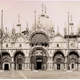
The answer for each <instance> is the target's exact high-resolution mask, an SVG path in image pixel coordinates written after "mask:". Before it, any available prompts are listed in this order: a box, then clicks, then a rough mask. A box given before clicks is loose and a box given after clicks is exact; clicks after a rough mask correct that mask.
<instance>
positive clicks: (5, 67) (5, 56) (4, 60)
mask: <svg viewBox="0 0 80 80" xmlns="http://www.w3.org/2000/svg"><path fill="white" fill-rule="evenodd" d="M2 64H3V70H10V55H9V53H8V52H3V53H2Z"/></svg>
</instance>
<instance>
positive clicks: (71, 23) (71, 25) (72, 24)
mask: <svg viewBox="0 0 80 80" xmlns="http://www.w3.org/2000/svg"><path fill="white" fill-rule="evenodd" d="M73 26H74V23H73V21H72V14H71V22H70V27H71V34H74V33H73Z"/></svg>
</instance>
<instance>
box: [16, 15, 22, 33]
mask: <svg viewBox="0 0 80 80" xmlns="http://www.w3.org/2000/svg"><path fill="white" fill-rule="evenodd" d="M16 29H17V33H21V23H20V15H18V23H17V28H16Z"/></svg>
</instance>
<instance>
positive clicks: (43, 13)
mask: <svg viewBox="0 0 80 80" xmlns="http://www.w3.org/2000/svg"><path fill="white" fill-rule="evenodd" d="M44 8H45V6H44V4H43V3H42V13H41V16H45V12H44Z"/></svg>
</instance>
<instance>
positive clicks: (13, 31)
mask: <svg viewBox="0 0 80 80" xmlns="http://www.w3.org/2000/svg"><path fill="white" fill-rule="evenodd" d="M15 33H16V31H15V27H14V23H13V28H12V35H15Z"/></svg>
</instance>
